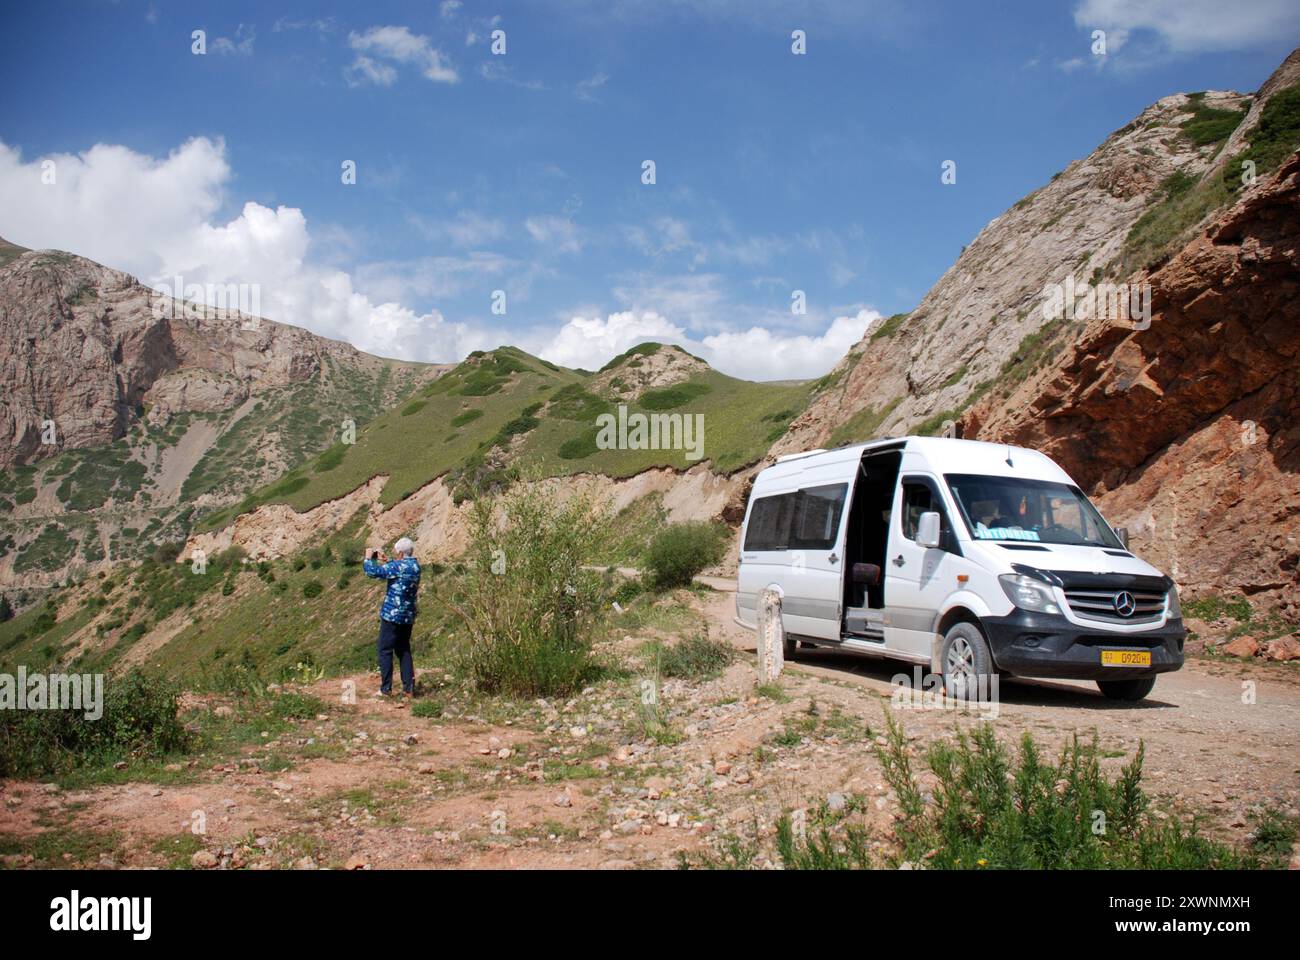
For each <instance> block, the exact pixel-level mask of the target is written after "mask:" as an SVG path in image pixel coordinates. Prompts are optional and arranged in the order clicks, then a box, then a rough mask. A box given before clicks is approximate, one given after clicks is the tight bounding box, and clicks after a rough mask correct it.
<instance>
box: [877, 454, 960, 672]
mask: <svg viewBox="0 0 1300 960" xmlns="http://www.w3.org/2000/svg"><path fill="white" fill-rule="evenodd" d="M927 514H928V515H930V518H929V520H928V521H925V520H924V519H923V518H925V517H926V515H927ZM936 516H937V518H938V523H937V524H935V522H934V520H935V517H936ZM927 523H928V525H929V526H930V527H931V529H930V530H928V531H927V530H926V529H925V527H926V526H927ZM927 540H929V541H930V542H929V543H927V542H926V541H927ZM954 548H955V539H954V537H953V530H952V526H951V523H950V521H949V517H948V511H947V509H946V508H945V507H944V501H943V497H942V496H941V494H940V493H939V485H938V482H937V481H936V480H935V479H934V478H933V477H930V476H926V475H924V474H904V475H903V477H902V480H901V481H900V483H899V489H898V495H897V496H896V497H895V498H894V516H893V520H892V522H891V524H890V529H889V560H888V562H887V563H886V566H885V579H886V586H885V597H886V600H885V616H886V625H885V644H886V646H888V647H889V648H890V649H891V650H897V651H899V652H900V653H905V654H908V655H911V656H915V657H918V658H920V657H929V655H930V647H931V643H932V641H933V639H934V628H935V620H936V614H937V611H938V610H939V609H940V607H941V606H942V605H943V602H944V599H945V598H946V597H947V595H948V593H949V592H950V591H951V589H952V586H953V584H954V583H955V582H956V580H955V577H956V569H955V567H954V562H955V561H956V560H957V556H955V555H954V552H953V550H954Z"/></svg>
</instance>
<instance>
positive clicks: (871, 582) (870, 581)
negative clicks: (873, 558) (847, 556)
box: [853, 563, 880, 587]
mask: <svg viewBox="0 0 1300 960" xmlns="http://www.w3.org/2000/svg"><path fill="white" fill-rule="evenodd" d="M853 582H854V583H857V584H861V585H862V586H864V587H874V586H875V585H876V584H878V583H879V582H880V568H879V567H878V566H876V565H875V564H874V563H855V564H854V565H853Z"/></svg>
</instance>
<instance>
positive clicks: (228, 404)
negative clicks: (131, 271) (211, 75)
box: [0, 242, 446, 586]
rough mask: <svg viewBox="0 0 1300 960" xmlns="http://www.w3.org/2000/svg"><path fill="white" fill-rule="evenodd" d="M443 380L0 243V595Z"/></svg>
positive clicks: (177, 532) (122, 543)
mask: <svg viewBox="0 0 1300 960" xmlns="http://www.w3.org/2000/svg"><path fill="white" fill-rule="evenodd" d="M445 369H446V368H445V367H436V366H429V365H425V364H414V363H405V362H400V361H394V360H385V359H381V358H379V357H373V356H370V355H368V354H365V353H362V352H360V351H358V350H356V349H354V348H353V347H351V346H349V345H348V344H346V343H342V342H339V341H335V340H328V339H325V338H323V337H319V336H316V335H314V334H312V333H309V332H308V331H306V330H303V329H300V328H298V327H293V326H289V325H287V324H281V323H275V322H273V321H269V320H265V319H263V318H260V317H254V316H248V315H245V314H242V313H239V312H238V311H222V310H213V309H208V308H204V307H202V306H201V305H199V304H195V303H189V304H187V303H185V302H182V301H177V300H173V299H171V298H163V297H160V296H159V295H158V294H157V293H155V292H154V291H153V290H151V289H150V288H148V287H146V286H144V285H143V284H141V283H139V282H138V281H137V280H136V279H135V278H134V277H131V276H129V275H127V274H125V273H122V272H120V271H117V270H112V269H110V268H108V267H105V266H102V265H100V264H97V263H94V262H92V261H90V260H86V259H84V258H82V257H78V256H74V255H71V254H68V253H63V252H60V251H53V250H40V251H28V250H24V249H23V248H21V247H17V246H15V245H13V244H9V243H7V242H6V243H0V386H2V389H0V467H2V468H4V469H3V471H2V472H0V513H3V515H4V518H5V524H4V528H5V529H4V533H3V535H0V584H4V583H22V584H24V585H29V586H40V585H43V584H47V583H52V582H56V581H58V580H60V579H62V578H63V577H65V576H66V575H67V574H68V573H69V572H70V571H71V570H72V569H73V568H76V567H78V566H82V565H94V564H98V563H104V562H111V561H112V560H114V559H121V558H124V557H138V556H141V555H143V554H144V553H146V552H148V551H150V550H152V549H154V548H155V547H156V546H157V545H158V544H161V543H167V542H173V541H176V540H180V539H183V538H184V536H185V535H186V534H187V533H188V531H189V529H190V526H191V524H192V523H193V522H194V521H195V520H196V519H197V518H198V517H200V516H202V515H204V514H205V513H209V512H211V511H213V510H216V509H220V508H221V507H224V506H226V505H228V504H231V503H235V502H238V501H239V500H241V499H242V498H243V497H244V496H246V495H247V493H248V491H249V490H251V489H253V488H255V487H257V486H260V485H262V484H265V483H268V482H272V481H274V480H276V479H277V478H279V477H280V476H281V475H282V474H284V473H285V472H286V471H288V470H291V469H293V468H295V467H297V466H298V465H299V464H301V463H302V462H303V461H305V460H306V459H308V458H309V457H311V456H313V455H315V454H316V453H318V452H320V451H321V450H323V449H325V448H326V447H328V446H330V445H331V444H333V443H334V442H336V441H337V439H338V437H339V434H340V432H341V431H342V430H343V429H345V426H346V424H347V423H348V422H349V421H350V422H352V423H355V424H356V425H357V426H358V427H360V426H363V425H364V424H365V423H366V422H368V421H369V420H370V419H372V418H373V417H374V416H375V415H376V414H377V413H378V412H379V411H380V410H383V409H385V408H387V407H389V406H391V405H393V404H394V403H396V402H398V401H399V400H400V398H401V397H403V396H405V395H406V394H407V393H409V392H410V391H411V390H413V389H415V388H417V387H418V386H420V385H422V384H424V383H425V382H427V381H428V380H429V379H431V378H433V377H436V376H437V375H438V374H439V373H440V372H442V371H443V370H445Z"/></svg>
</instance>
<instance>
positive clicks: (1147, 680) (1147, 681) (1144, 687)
mask: <svg viewBox="0 0 1300 960" xmlns="http://www.w3.org/2000/svg"><path fill="white" fill-rule="evenodd" d="M1155 685H1156V678H1155V677H1141V678H1139V679H1136V680H1098V681H1097V686H1098V687H1100V688H1101V692H1102V693H1103V694H1104V695H1105V696H1106V698H1107V699H1108V700H1143V699H1145V698H1146V696H1147V694H1149V693H1150V692H1151V689H1152V688H1153V687H1154V686H1155Z"/></svg>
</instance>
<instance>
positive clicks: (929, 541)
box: [916, 510, 939, 550]
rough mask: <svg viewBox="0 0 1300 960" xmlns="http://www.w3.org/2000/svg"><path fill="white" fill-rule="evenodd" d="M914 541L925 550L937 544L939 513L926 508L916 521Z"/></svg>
mask: <svg viewBox="0 0 1300 960" xmlns="http://www.w3.org/2000/svg"><path fill="white" fill-rule="evenodd" d="M916 542H917V544H919V545H920V546H922V547H925V548H926V549H927V550H930V549H932V548H934V547H937V546H938V545H939V514H937V513H935V511H933V510H927V511H926V512H925V513H923V514H921V519H920V520H918V521H917V523H916Z"/></svg>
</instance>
